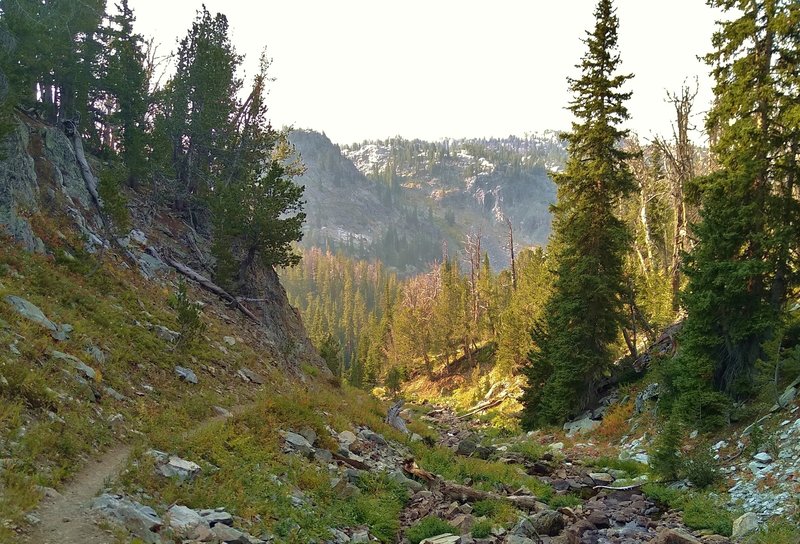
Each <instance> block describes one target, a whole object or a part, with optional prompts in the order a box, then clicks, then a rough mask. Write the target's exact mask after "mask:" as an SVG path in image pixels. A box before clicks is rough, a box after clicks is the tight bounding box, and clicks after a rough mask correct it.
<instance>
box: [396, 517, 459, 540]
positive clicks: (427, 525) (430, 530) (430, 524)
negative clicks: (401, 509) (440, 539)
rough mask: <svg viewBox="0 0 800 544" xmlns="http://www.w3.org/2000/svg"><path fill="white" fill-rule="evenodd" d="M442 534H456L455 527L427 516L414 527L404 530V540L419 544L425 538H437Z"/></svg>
mask: <svg viewBox="0 0 800 544" xmlns="http://www.w3.org/2000/svg"><path fill="white" fill-rule="evenodd" d="M443 533H453V534H455V533H457V531H456V529H455V527H453V526H452V525H450V524H449V523H447V522H446V521H444V520H442V519H440V518H437V517H436V516H428V517H426V518H423V519H422V520H421V521H420V522H419V523H417V524H416V525H414V526H412V527H409V528H408V529H407V530H406V538H408V539H409V540H410V541H411V544H419V543H420V542H422V541H423V540H425V539H426V538H430V537H432V536H437V535H440V534H443Z"/></svg>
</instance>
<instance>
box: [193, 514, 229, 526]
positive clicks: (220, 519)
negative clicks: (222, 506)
mask: <svg viewBox="0 0 800 544" xmlns="http://www.w3.org/2000/svg"><path fill="white" fill-rule="evenodd" d="M200 515H201V516H203V519H204V520H206V521H207V522H208V524H209V525H210V526H212V527H213V526H214V525H216V524H217V523H221V524H223V525H227V526H229V527H230V526H232V525H233V516H232V515H230V514H229V513H228V512H226V511H225V510H200Z"/></svg>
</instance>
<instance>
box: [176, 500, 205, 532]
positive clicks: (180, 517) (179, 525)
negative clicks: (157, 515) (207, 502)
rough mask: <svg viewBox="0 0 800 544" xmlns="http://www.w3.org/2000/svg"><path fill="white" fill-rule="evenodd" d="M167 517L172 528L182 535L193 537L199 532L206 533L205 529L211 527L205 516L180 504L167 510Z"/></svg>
mask: <svg viewBox="0 0 800 544" xmlns="http://www.w3.org/2000/svg"><path fill="white" fill-rule="evenodd" d="M167 518H168V519H169V526H170V528H172V530H173V531H175V534H176V535H178V536H181V537H187V538H193V537H194V536H195V535H197V534H198V533H200V534H202V533H205V532H206V531H203V529H209V528H210V527H209V523H208V521H206V520H205V519H204V518H203V516H201V515H200V514H198V513H197V512H195V511H194V510H192V509H191V508H189V507H188V506H183V505H180V504H176V505H173V506H172V507H170V509H169V510H167Z"/></svg>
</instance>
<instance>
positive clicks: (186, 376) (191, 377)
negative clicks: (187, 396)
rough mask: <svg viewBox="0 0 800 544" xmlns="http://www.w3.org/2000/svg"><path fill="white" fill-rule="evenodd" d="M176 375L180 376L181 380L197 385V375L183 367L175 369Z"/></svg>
mask: <svg viewBox="0 0 800 544" xmlns="http://www.w3.org/2000/svg"><path fill="white" fill-rule="evenodd" d="M175 374H177V375H178V377H179V378H180V379H182V380H183V381H185V382H188V383H197V374H195V373H194V372H193V371H192V370H190V369H188V368H186V367H183V366H176V367H175Z"/></svg>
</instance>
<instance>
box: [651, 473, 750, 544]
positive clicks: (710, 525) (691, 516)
mask: <svg viewBox="0 0 800 544" xmlns="http://www.w3.org/2000/svg"><path fill="white" fill-rule="evenodd" d="M642 491H644V493H645V494H646V495H647V497H648V498H650V499H652V500H654V501H655V502H657V503H660V504H662V505H665V506H667V507H669V508H674V509H676V510H681V511H682V512H683V522H684V523H685V524H686V526H687V527H689V528H691V529H696V530H703V529H707V530H710V531H712V532H714V533H717V534H720V535H723V536H730V535H731V531H732V529H733V520H734V519H735V517H736V516H735V514H734V513H733V512H730V511H729V510H727V509H726V508H725V507H724V505H723V504H722V501H720V500H719V499H717V498H715V497H713V496H712V495H710V494H707V493H698V492H686V491H680V490H677V489H672V488H669V487H666V486H663V485H660V484H647V485H645V486H643V487H642Z"/></svg>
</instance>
